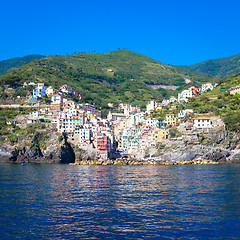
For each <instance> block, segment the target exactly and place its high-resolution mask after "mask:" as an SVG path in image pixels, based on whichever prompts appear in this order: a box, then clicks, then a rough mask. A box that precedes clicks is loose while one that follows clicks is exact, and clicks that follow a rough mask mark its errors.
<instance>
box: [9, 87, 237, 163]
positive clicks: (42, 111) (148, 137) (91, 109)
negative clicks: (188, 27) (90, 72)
mask: <svg viewBox="0 0 240 240" xmlns="http://www.w3.org/2000/svg"><path fill="white" fill-rule="evenodd" d="M25 85H33V86H34V87H35V88H34V90H33V94H32V97H31V98H29V100H28V105H29V106H30V105H31V106H35V107H38V110H37V111H34V112H31V113H30V114H29V115H26V116H24V118H22V119H21V121H22V122H21V124H33V123H35V122H37V121H40V120H41V119H43V120H45V121H48V122H50V123H51V124H52V126H54V128H55V129H56V131H57V132H58V133H59V134H66V135H67V136H68V141H69V142H71V143H72V144H74V145H75V146H78V147H79V148H80V149H83V150H87V149H91V148H94V149H97V151H98V152H99V155H100V156H101V158H105V159H106V158H109V157H110V156H111V154H112V153H113V152H116V151H118V152H119V153H121V154H122V155H123V154H131V155H138V156H139V154H141V153H142V154H144V152H145V151H146V150H147V149H150V148H152V147H156V146H157V145H158V144H161V143H162V142H164V141H166V140H167V139H168V138H169V131H170V129H171V127H173V126H177V129H178V131H179V132H181V134H182V136H181V138H187V137H188V136H189V135H191V136H193V135H196V134H197V132H198V131H201V130H204V129H205V130H206V129H213V128H217V127H219V126H223V127H224V123H223V121H222V120H221V119H220V118H219V117H204V116H201V117H198V118H194V119H193V122H192V123H189V122H187V121H185V122H183V121H182V119H183V118H184V117H185V116H186V115H188V114H191V113H193V112H194V110H193V109H184V110H181V111H180V112H179V113H178V114H177V115H174V114H166V115H165V117H164V118H163V119H158V118H153V117H151V113H152V112H155V111H161V109H162V108H163V107H164V106H166V105H169V104H170V103H177V102H183V103H187V102H188V99H189V98H194V97H196V96H198V95H200V94H201V92H204V91H207V90H208V89H210V90H212V89H213V88H214V86H213V85H212V84H211V83H205V84H203V85H202V87H201V89H199V88H198V87H195V86H192V87H190V88H189V89H186V90H183V91H182V92H181V93H179V94H178V98H175V97H170V98H169V99H167V100H166V99H165V100H163V101H162V102H161V103H158V102H156V101H154V100H151V101H149V102H148V104H147V105H146V111H144V112H143V111H141V109H140V107H139V106H137V105H133V104H128V103H121V104H119V105H118V113H116V112H113V111H112V112H111V111H109V114H108V116H107V119H103V118H101V112H100V111H99V110H97V109H96V107H95V106H94V105H91V104H88V103H82V104H77V103H76V102H75V101H73V100H72V99H71V98H69V97H67V96H69V95H74V96H76V97H77V98H78V99H80V100H82V99H83V98H84V96H83V95H82V94H80V93H79V92H77V91H74V88H72V87H70V86H68V85H63V86H61V87H60V88H59V89H58V90H57V89H54V88H53V87H51V86H49V87H46V86H45V85H44V84H43V83H37V84H35V83H28V84H27V83H26V84H25ZM236 92H238V93H239V92H240V87H239V86H235V87H233V89H230V93H231V94H235V93H236ZM44 96H47V97H48V98H51V102H50V104H49V103H46V102H44V101H40V100H41V99H42V98H43V97H44ZM108 105H109V106H110V107H113V104H112V103H109V104H108ZM171 105H172V106H174V105H173V104H171ZM10 123H11V122H9V123H8V124H10Z"/></svg>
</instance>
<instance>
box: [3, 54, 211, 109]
mask: <svg viewBox="0 0 240 240" xmlns="http://www.w3.org/2000/svg"><path fill="white" fill-rule="evenodd" d="M13 77H14V78H15V79H16V78H18V79H19V80H18V81H19V82H20V83H23V82H25V81H27V82H30V81H34V82H44V83H45V84H46V85H52V86H54V87H56V88H58V87H59V86H60V85H62V84H69V85H70V86H73V87H74V88H75V89H76V90H78V91H79V92H81V93H82V94H83V95H84V98H85V101H87V102H90V103H95V104H96V105H97V106H101V107H103V106H106V105H107V103H108V102H113V103H119V102H122V101H123V102H128V103H135V104H139V105H141V106H144V105H145V104H146V102H147V101H149V100H150V99H156V100H158V101H160V100H162V98H164V97H168V96H169V95H170V94H171V95H172V94H174V93H175V94H176V91H175V92H173V91H171V90H165V89H161V88H160V89H158V90H153V89H152V88H150V87H149V86H148V85H150V84H151V85H175V86H181V87H180V88H179V89H181V88H185V87H189V86H191V85H192V84H194V85H200V84H201V83H202V82H206V81H212V79H210V78H209V77H204V76H201V75H199V74H196V73H192V72H190V71H189V70H185V69H184V70H183V69H178V68H176V67H173V66H169V65H166V64H163V63H161V62H158V61H156V60H153V59H151V58H149V57H146V56H143V55H141V54H138V53H134V52H131V51H128V50H118V51H113V52H109V53H105V54H98V53H91V54H86V53H82V54H76V55H69V56H62V55H53V56H48V57H46V58H43V59H40V60H36V61H32V62H30V63H27V64H24V65H23V66H21V67H20V68H18V69H12V70H10V71H9V73H8V74H7V75H4V76H2V77H1V78H0V80H1V82H2V83H4V82H6V79H8V80H9V78H13ZM186 78H188V79H190V80H191V83H189V84H186V83H185V81H186Z"/></svg>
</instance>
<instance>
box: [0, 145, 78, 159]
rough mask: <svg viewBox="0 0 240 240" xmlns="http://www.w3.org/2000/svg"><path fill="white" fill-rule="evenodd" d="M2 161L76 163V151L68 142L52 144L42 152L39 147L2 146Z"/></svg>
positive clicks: (0, 157) (0, 150) (0, 151)
mask: <svg viewBox="0 0 240 240" xmlns="http://www.w3.org/2000/svg"><path fill="white" fill-rule="evenodd" d="M0 162H8V163H30V162H32V163H74V162H75V153H74V150H73V148H72V146H71V145H70V144H69V143H68V142H63V143H61V144H59V145H50V146H48V148H47V150H46V151H45V152H44V153H42V151H41V149H40V148H38V147H34V148H27V147H22V148H20V149H16V148H14V149H12V148H1V149H0Z"/></svg>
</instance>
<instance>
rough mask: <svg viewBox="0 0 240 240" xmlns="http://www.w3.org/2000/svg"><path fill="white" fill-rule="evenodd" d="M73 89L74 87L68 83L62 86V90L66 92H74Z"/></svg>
mask: <svg viewBox="0 0 240 240" xmlns="http://www.w3.org/2000/svg"><path fill="white" fill-rule="evenodd" d="M73 90H74V89H73V87H70V86H68V85H67V84H65V85H63V86H61V87H60V91H61V92H63V93H66V94H72V92H73Z"/></svg>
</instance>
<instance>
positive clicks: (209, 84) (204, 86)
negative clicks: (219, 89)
mask: <svg viewBox="0 0 240 240" xmlns="http://www.w3.org/2000/svg"><path fill="white" fill-rule="evenodd" d="M208 89H210V90H213V85H212V84H211V83H204V84H202V92H204V91H207V90H208Z"/></svg>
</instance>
